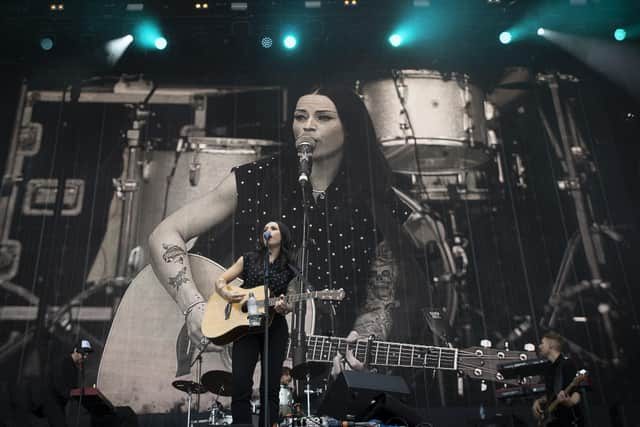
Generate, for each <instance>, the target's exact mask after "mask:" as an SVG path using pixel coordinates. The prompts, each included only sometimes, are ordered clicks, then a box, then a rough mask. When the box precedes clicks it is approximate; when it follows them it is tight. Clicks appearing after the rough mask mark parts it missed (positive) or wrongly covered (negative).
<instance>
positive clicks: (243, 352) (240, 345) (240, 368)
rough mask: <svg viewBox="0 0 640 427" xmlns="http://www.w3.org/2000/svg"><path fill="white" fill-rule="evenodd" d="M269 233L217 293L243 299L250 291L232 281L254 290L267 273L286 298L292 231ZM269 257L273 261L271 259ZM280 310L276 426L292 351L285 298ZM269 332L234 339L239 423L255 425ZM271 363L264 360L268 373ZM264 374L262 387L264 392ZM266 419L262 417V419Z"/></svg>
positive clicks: (275, 327) (276, 225) (272, 287)
mask: <svg viewBox="0 0 640 427" xmlns="http://www.w3.org/2000/svg"><path fill="white" fill-rule="evenodd" d="M263 231H264V234H263V235H262V237H261V238H259V239H258V240H259V242H260V243H259V245H258V249H256V250H255V251H253V252H247V253H245V254H243V255H242V256H241V257H240V258H238V260H237V261H236V262H235V263H234V264H233V265H232V266H231V267H230V268H229V269H228V270H227V271H225V272H224V273H223V274H222V275H221V276H220V277H219V278H218V280H216V283H215V288H216V292H218V294H220V296H221V297H223V298H225V299H226V300H227V301H229V302H239V301H240V300H242V298H243V296H244V294H245V292H242V291H241V290H240V289H238V288H237V287H236V286H233V285H230V283H231V282H232V281H233V280H234V279H236V278H237V277H239V278H241V279H242V280H243V281H244V282H243V284H242V287H243V288H253V287H256V286H260V285H263V284H264V280H265V276H266V277H267V282H268V286H269V293H270V295H279V296H281V297H284V294H286V293H287V286H288V284H289V282H290V281H291V280H292V279H293V278H294V277H295V274H294V273H293V270H292V269H291V268H290V267H289V263H290V262H291V261H292V248H291V232H290V231H289V228H288V227H287V226H286V225H285V224H283V223H281V222H275V221H272V222H269V223H267V224H266V225H265V226H264V229H263ZM267 257H268V264H266V265H265V260H266V259H267ZM274 309H275V311H276V314H275V315H274V317H273V322H272V323H271V325H270V326H269V355H268V363H269V366H268V371H267V372H268V374H269V378H271V381H269V399H268V401H269V418H270V423H269V424H270V425H273V423H274V422H277V420H278V409H279V408H278V405H279V401H278V391H279V389H280V384H279V381H278V378H279V377H280V374H281V373H282V363H283V362H284V358H285V355H286V351H287V341H288V339H289V329H288V327H287V321H286V320H285V318H284V315H285V314H286V313H287V311H289V307H287V306H286V304H285V302H284V299H283V298H281V299H280V300H279V301H278V302H277V303H276V305H275V307H274ZM263 349H264V333H256V334H248V335H245V336H244V337H241V338H239V339H237V340H236V341H234V343H233V352H232V357H231V360H232V374H233V396H232V400H231V412H232V416H233V422H234V424H251V408H250V399H251V391H252V389H253V387H252V386H253V371H254V369H255V366H256V363H257V362H258V355H260V360H262V361H264V357H263V356H264V355H263ZM264 369H265V366H264V362H262V372H265V371H264ZM262 381H264V376H263V377H262V379H261V384H260V391H261V392H262V390H264V384H263V383H262ZM260 407H261V408H264V407H265V406H264V396H261V405H260ZM260 420H262V417H260Z"/></svg>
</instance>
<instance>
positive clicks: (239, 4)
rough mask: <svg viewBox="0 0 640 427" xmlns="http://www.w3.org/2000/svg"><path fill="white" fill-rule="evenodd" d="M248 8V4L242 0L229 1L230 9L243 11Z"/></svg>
mask: <svg viewBox="0 0 640 427" xmlns="http://www.w3.org/2000/svg"><path fill="white" fill-rule="evenodd" d="M248 8H249V4H248V3H247V2H244V1H234V2H231V10H232V11H234V12H244V11H246V10H247V9H248Z"/></svg>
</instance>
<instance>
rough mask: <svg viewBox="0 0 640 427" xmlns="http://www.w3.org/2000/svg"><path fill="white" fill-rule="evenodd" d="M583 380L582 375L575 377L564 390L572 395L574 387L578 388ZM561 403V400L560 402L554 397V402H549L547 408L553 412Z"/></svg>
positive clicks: (568, 394)
mask: <svg viewBox="0 0 640 427" xmlns="http://www.w3.org/2000/svg"><path fill="white" fill-rule="evenodd" d="M581 381H582V379H581V378H580V377H575V378H574V379H573V381H571V383H570V384H569V385H568V386H567V387H566V388H565V389H564V390H563V391H564V392H565V394H566V395H567V396H570V395H571V393H573V389H574V388H576V387H577V386H578V384H580V382H581ZM559 404H560V402H558V399H553V402H551V403H550V404H549V408H548V409H547V411H548V412H549V413H552V412H553V411H554V410H555V409H556V408H557V407H558V405H559Z"/></svg>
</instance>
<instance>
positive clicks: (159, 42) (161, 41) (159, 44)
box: [153, 37, 168, 50]
mask: <svg viewBox="0 0 640 427" xmlns="http://www.w3.org/2000/svg"><path fill="white" fill-rule="evenodd" d="M153 44H154V46H155V47H156V49H158V50H164V49H165V48H166V47H167V44H168V42H167V39H165V38H164V37H158V38H156V39H155V40H154V42H153Z"/></svg>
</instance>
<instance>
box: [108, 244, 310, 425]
mask: <svg viewBox="0 0 640 427" xmlns="http://www.w3.org/2000/svg"><path fill="white" fill-rule="evenodd" d="M189 262H190V265H191V271H192V274H193V279H194V281H195V283H196V285H197V287H198V289H199V290H200V292H201V293H202V295H203V296H204V297H205V298H209V297H210V296H211V294H212V291H213V283H214V282H215V279H216V278H217V277H218V276H219V275H220V274H222V272H224V271H225V269H224V268H223V267H221V266H220V265H218V264H216V263H215V262H213V261H211V260H209V259H207V258H205V257H202V256H199V255H192V254H190V255H189ZM233 283H234V284H240V283H241V281H240V280H238V281H237V282H233ZM307 313H309V314H310V315H308V316H307V319H306V320H307V322H306V323H305V330H306V333H307V334H313V323H312V322H313V320H314V316H313V314H314V306H313V303H312V301H308V302H307ZM287 320H288V322H289V325H291V321H290V319H287ZM183 326H184V315H183V314H182V312H181V311H180V310H179V309H178V306H177V305H176V303H175V302H174V300H173V299H172V298H171V297H170V296H169V294H168V293H167V292H166V291H165V289H164V288H163V287H162V285H161V284H160V282H159V281H158V279H157V278H156V276H155V274H154V272H153V270H152V268H151V266H146V267H145V268H144V269H143V270H142V271H140V273H139V274H138V275H137V276H136V277H135V278H134V279H133V280H132V281H131V283H130V284H129V286H128V287H127V290H126V292H125V293H124V295H123V297H122V301H121V302H120V305H119V306H118V311H117V312H116V314H115V317H114V319H113V322H112V323H111V329H110V330H109V335H108V337H107V341H106V343H105V346H104V351H103V353H102V358H101V360H100V366H99V370H98V379H97V386H98V387H99V388H100V390H101V391H102V393H104V395H105V396H106V397H107V398H108V399H109V400H110V401H111V402H112V403H113V404H114V405H115V406H130V407H131V408H132V409H133V410H134V411H135V412H136V413H138V414H143V413H166V412H175V411H186V400H187V395H186V394H185V393H182V392H180V391H178V390H176V389H175V388H173V386H172V385H171V382H172V381H174V380H176V379H188V380H193V381H199V379H198V378H197V364H194V365H193V366H192V367H191V368H190V369H191V372H189V373H186V374H185V375H180V376H176V370H177V368H178V355H177V352H178V351H179V350H180V351H181V352H183V353H184V346H178V345H177V341H178V337H179V335H180V331H181V330H182V328H183ZM187 340H188V338H187ZM230 349H231V348H230V346H226V347H225V350H224V351H222V352H206V353H204V354H203V361H202V373H203V374H204V373H205V372H207V371H210V370H221V371H227V372H230V371H231V357H230ZM192 357H195V354H194V355H192ZM188 362H191V360H189V361H188ZM259 383H260V364H258V366H257V367H256V371H255V373H254V386H255V387H256V388H257V387H259ZM202 399H204V400H203V402H201V408H202V407H206V406H207V405H208V404H209V403H210V401H211V395H210V394H205V395H203V396H202ZM218 400H219V401H220V402H221V403H222V404H223V405H227V404H228V403H229V401H230V398H228V397H219V398H218Z"/></svg>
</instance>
